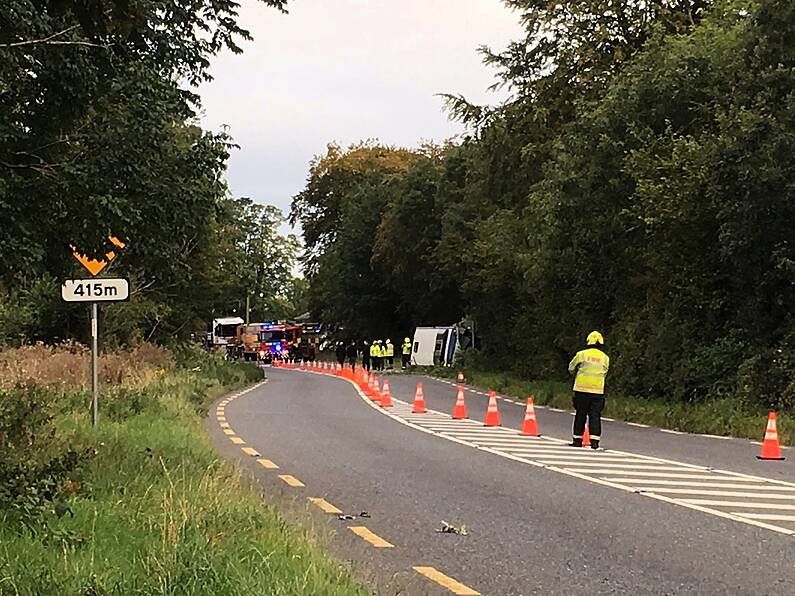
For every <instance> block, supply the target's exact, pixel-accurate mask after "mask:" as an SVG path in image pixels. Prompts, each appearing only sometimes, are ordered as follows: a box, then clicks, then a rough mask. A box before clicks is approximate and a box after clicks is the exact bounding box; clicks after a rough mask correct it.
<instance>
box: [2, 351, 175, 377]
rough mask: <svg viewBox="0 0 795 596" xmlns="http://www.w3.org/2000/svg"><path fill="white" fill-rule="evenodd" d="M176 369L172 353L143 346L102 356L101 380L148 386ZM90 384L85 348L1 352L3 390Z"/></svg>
mask: <svg viewBox="0 0 795 596" xmlns="http://www.w3.org/2000/svg"><path fill="white" fill-rule="evenodd" d="M173 365H174V358H173V356H172V354H171V352H170V351H168V350H166V349H165V348H161V347H158V346H155V345H153V344H147V343H142V344H139V345H136V346H133V347H131V348H126V349H123V350H117V351H114V352H108V353H104V354H101V355H100V358H99V380H100V383H102V384H103V385H121V384H139V383H147V382H149V381H151V380H153V379H154V378H155V377H156V376H158V375H159V374H161V371H163V370H165V369H170V368H171V367H172V366H173ZM90 383H91V350H90V349H89V348H88V347H86V346H84V345H82V344H79V343H74V342H68V343H62V344H58V345H56V346H47V345H44V344H41V343H39V344H36V345H33V346H23V347H21V348H9V349H4V350H0V388H11V387H15V386H17V385H19V384H25V385H58V386H60V387H69V388H81V387H88V386H89V385H90Z"/></svg>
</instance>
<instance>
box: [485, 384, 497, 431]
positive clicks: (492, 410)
mask: <svg viewBox="0 0 795 596" xmlns="http://www.w3.org/2000/svg"><path fill="white" fill-rule="evenodd" d="M483 426H501V424H500V411H499V409H497V392H496V391H489V407H488V409H487V410H486V419H485V420H484V421H483Z"/></svg>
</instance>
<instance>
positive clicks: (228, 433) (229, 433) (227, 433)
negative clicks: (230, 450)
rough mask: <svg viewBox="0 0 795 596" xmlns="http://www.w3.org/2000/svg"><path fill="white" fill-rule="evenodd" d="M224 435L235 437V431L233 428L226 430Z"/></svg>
mask: <svg viewBox="0 0 795 596" xmlns="http://www.w3.org/2000/svg"><path fill="white" fill-rule="evenodd" d="M224 434H225V435H234V434H235V431H233V430H232V429H231V428H225V429H224Z"/></svg>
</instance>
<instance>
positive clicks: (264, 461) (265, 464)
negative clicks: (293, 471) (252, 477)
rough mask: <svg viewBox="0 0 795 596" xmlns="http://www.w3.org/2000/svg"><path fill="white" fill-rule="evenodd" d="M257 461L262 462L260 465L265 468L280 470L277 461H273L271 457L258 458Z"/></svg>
mask: <svg viewBox="0 0 795 596" xmlns="http://www.w3.org/2000/svg"><path fill="white" fill-rule="evenodd" d="M257 461H258V462H259V463H260V465H261V466H262V467H263V468H265V469H267V470H278V469H279V466H277V465H276V464H275V463H273V462H272V461H271V460H269V459H264V458H263V459H258V460H257Z"/></svg>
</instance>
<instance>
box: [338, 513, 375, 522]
mask: <svg viewBox="0 0 795 596" xmlns="http://www.w3.org/2000/svg"><path fill="white" fill-rule="evenodd" d="M359 517H367V518H369V517H370V514H369V513H368V512H367V511H362V512H361V513H360V514H359ZM337 519H339V520H341V521H348V520H351V519H356V516H355V515H351V514H350V513H343V514H342V515H338V516H337Z"/></svg>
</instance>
